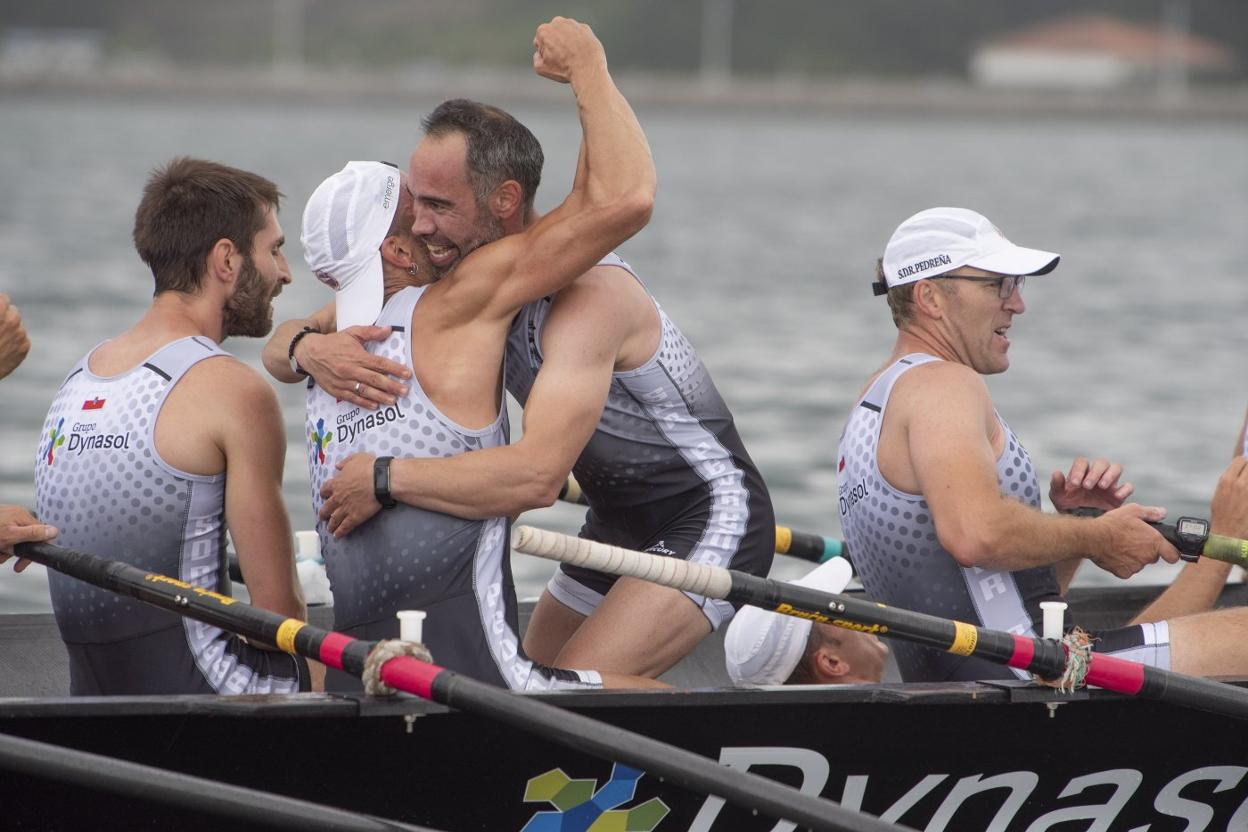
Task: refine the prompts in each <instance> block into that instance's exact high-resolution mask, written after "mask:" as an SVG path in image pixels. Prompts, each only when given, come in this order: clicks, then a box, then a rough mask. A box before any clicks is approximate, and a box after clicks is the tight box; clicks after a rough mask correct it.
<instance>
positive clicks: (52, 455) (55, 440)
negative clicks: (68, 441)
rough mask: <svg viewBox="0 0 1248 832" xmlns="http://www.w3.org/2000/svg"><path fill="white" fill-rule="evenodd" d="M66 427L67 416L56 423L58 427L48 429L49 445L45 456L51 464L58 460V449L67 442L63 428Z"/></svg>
mask: <svg viewBox="0 0 1248 832" xmlns="http://www.w3.org/2000/svg"><path fill="white" fill-rule="evenodd" d="M64 427H65V418H64V417H61V420H60V421H59V422H57V423H56V427H54V428H52V430H50V431H48V447H47V450H45V451H44V452H43V456H44V457H45V458H46V459H47V462H48V464H49V465H51V464H52V463H53V462H54V461H55V460H56V449H57V448H59V447H61V446H62V445H64V444H65V434H64V433H63V432H62V429H63V428H64Z"/></svg>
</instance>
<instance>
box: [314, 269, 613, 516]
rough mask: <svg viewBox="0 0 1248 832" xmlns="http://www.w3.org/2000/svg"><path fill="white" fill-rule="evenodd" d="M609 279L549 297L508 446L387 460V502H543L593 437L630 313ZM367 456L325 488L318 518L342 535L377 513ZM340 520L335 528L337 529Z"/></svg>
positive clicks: (466, 508)
mask: <svg viewBox="0 0 1248 832" xmlns="http://www.w3.org/2000/svg"><path fill="white" fill-rule="evenodd" d="M616 289H618V284H617V285H616V286H614V287H613V286H612V285H610V281H606V282H600V281H593V280H586V281H578V282H577V283H576V284H573V286H572V287H570V288H568V289H566V290H564V291H563V292H561V293H560V294H559V297H558V298H557V299H556V301H555V304H554V306H553V308H552V311H551V314H550V317H549V318H548V319H547V321H546V325H545V326H544V328H543V330H542V332H543V337H542V348H543V351H544V362H543V364H542V369H541V372H539V373H538V374H537V379H536V381H535V383H534V385H533V389H532V391H531V392H530V394H529V400H528V402H527V404H526V405H525V410H524V436H522V437H521V439H520V441H518V442H517V443H516V444H514V445H508V446H505V447H501V448H487V449H485V450H480V451H471V452H469V453H465V454H460V455H458V456H454V457H451V458H449V459H396V460H394V462H392V463H391V494H392V495H393V496H394V498H395V499H396V500H399V501H400V502H404V503H408V504H409V505H414V506H418V507H420V508H425V509H430V510H432V511H441V512H445V513H447V514H453V515H455V516H457V517H465V518H469V519H484V518H488V517H499V516H504V515H506V516H512V515H516V514H519V513H520V512H522V511H525V510H527V509H531V508H538V507H541V506H548V505H550V504H551V503H553V502H554V501H555V498H556V497H557V495H558V493H559V488H560V486H561V485H562V484H563V482H564V481H565V479H566V477H567V475H568V471H570V470H571V469H572V465H573V463H575V462H576V459H577V457H578V456H580V453H581V451H582V450H583V449H584V447H585V443H586V442H587V441H588V440H589V437H590V435H592V434H593V432H594V428H595V427H597V425H598V420H599V419H601V418H602V407H603V403H604V402H605V401H606V397H607V391H608V389H609V388H610V386H611V374H612V372H613V370H614V369H615V360H616V355H617V354H618V352H619V349H620V344H621V343H622V342H623V340H624V338H625V336H626V334H627V333H628V331H629V329H630V328H631V327H632V326H633V320H632V316H630V315H628V314H621V310H620V306H621V305H620V304H618V303H614V302H612V298H613V296H614V291H615V290H616ZM371 472H372V457H371V456H367V455H363V454H361V455H357V456H355V457H352V458H351V459H350V460H348V461H347V463H346V464H345V465H344V467H343V470H342V473H340V474H339V476H337V477H335V478H334V479H333V480H331V481H330V482H329V483H328V484H327V485H326V489H327V490H326V491H325V492H323V493H324V494H325V496H326V503H325V508H324V509H323V510H322V515H321V516H322V517H323V518H324V519H326V520H328V521H329V524H330V528H331V531H334V533H335V534H338V535H340V536H341V535H344V534H348V533H350V531H351V530H352V529H353V528H355V527H356V526H358V525H359V523H361V522H363V521H364V520H367V519H368V518H369V517H371V516H372V515H373V514H374V513H375V512H376V511H377V510H378V509H379V506H378V504H377V502H376V500H374V499H373V497H372V480H371ZM340 524H341V526H342V527H341V529H339V525H340Z"/></svg>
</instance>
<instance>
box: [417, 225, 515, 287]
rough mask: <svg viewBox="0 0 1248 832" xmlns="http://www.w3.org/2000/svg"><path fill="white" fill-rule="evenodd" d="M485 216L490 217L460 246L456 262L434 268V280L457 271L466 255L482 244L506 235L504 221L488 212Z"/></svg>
mask: <svg viewBox="0 0 1248 832" xmlns="http://www.w3.org/2000/svg"><path fill="white" fill-rule="evenodd" d="M485 216H486V217H488V219H487V220H486V221H485V222H484V223H482V224H481V225H479V226H477V227H476V229H475V231H476V236H475V237H474V238H473V239H471V240H469V241H468V242H466V243H464V244H463V245H462V246H459V257H457V258H455V262H453V263H451V264H450V265H449V266H443V267H442V268H440V269H434V270H433V279H434V280H441V279H442V278H444V277H446V276H447V275H448V274H450V273H451V272H453V271H455V269H456V268H458V267H459V264H460V263H462V262H464V258H465V257H467V256H468V255H469V254H472V253H473V252H474V251H476V250H477V249H479V248H481V246H484V245H488V244H490V243H492V242H494V241H495V240H501V239H502V238H503V237H504V236H505V232H504V231H503V221H502V220H500V219H499V218H498V217H495V216H493V215H492V214H490V213H488V212H485Z"/></svg>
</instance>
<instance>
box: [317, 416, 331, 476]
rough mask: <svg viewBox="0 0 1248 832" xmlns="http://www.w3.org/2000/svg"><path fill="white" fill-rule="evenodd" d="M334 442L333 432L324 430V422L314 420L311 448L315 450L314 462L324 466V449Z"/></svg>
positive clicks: (322, 420)
mask: <svg viewBox="0 0 1248 832" xmlns="http://www.w3.org/2000/svg"><path fill="white" fill-rule="evenodd" d="M333 441H334V432H333V431H331V430H327V429H326V428H325V420H324V419H317V420H316V430H314V431H312V446H313V448H315V449H316V462H317V464H318V465H324V464H325V448H326V447H327V446H328V445H329V443H330V442H333Z"/></svg>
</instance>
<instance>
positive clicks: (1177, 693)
mask: <svg viewBox="0 0 1248 832" xmlns="http://www.w3.org/2000/svg"><path fill="white" fill-rule="evenodd" d="M512 548H513V549H515V550H516V551H519V552H524V553H526V554H530V555H536V556H538V557H543V558H548V559H550V560H558V561H561V562H563V563H569V564H573V565H576V566H582V567H585V568H587V569H594V570H597V571H599V572H609V573H611V574H613V575H626V576H629V577H634V578H641V579H643V580H647V581H653V582H654V583H658V584H662V585H664V586H669V587H673V588H675V589H680V590H683V591H685V592H692V593H694V594H695V595H705V596H707V597H709V598H719V599H722V600H725V601H731V602H733V603H742V604H752V605H753V606H756V607H761V608H763V609H766V610H771V611H773V612H779V613H784V614H786V615H793V616H797V617H799V618H806V619H810V620H813V621H819V622H822V623H825V624H832V625H835V626H838V627H843V628H845V629H849V630H857V631H859V632H868V633H877V634H879V635H882V636H890V637H892V638H898V639H902V640H904V641H910V642H914V643H916V644H921V645H924V646H925V647H930V648H932V649H935V650H943V651H945V652H948V653H953V654H955V655H959V656H975V657H977V658H982V659H987V660H988V661H992V662H996V663H998V664H1004V665H1008V666H1010V667H1017V668H1020V669H1022V670H1026V671H1029V672H1031V673H1034V674H1036V675H1037V676H1039V677H1041V678H1043V679H1059V678H1061V677H1062V676H1063V675H1064V674H1065V673H1066V671H1067V664H1068V653H1067V648H1066V647H1065V646H1064V645H1063V644H1062V643H1061V642H1059V641H1056V640H1052V639H1041V638H1031V637H1028V636H1019V635H1014V634H1013V633H1006V632H1001V631H1000V630H989V629H987V628H984V627H977V626H975V625H973V624H967V623H965V622H962V621H953V620H950V619H947V618H938V617H936V616H933V615H926V614H923V613H917V612H911V611H909V610H904V609H898V608H896V607H886V606H884V605H883V604H877V603H874V602H872V601H864V600H862V599H859V598H854V597H851V596H848V595H836V594H833V593H830V592H820V591H819V590H816V589H811V588H809V587H803V586H798V585H796V584H790V583H784V582H782V581H776V580H771V579H769V578H759V577H757V576H755V575H748V574H746V573H744V572H738V571H736V570H731V569H724V568H723V567H719V566H710V565H708V564H701V563H690V562H689V561H684V560H677V559H676V558H667V557H660V556H658V555H652V554H649V553H647V552H635V551H632V550H630V549H622V548H620V547H618V546H608V545H606V544H603V543H597V542H594V541H591V540H585V539H583V538H579V537H571V536H569V535H566V534H559V533H558V532H552V531H546V530H544V529H535V528H533V527H532V526H517V527H516V528H515V530H514V534H513V542H512ZM1081 681H1083V682H1084V683H1086V684H1089V685H1096V686H1097V687H1102V688H1105V689H1107V690H1112V691H1117V692H1119V693H1126V694H1130V695H1132V696H1141V697H1144V698H1148V699H1158V700H1161V701H1165V702H1170V703H1173V704H1176V705H1183V706H1186V707H1192V708H1198V709H1200V710H1204V711H1210V712H1212V713H1217V714H1224V715H1227V716H1234V717H1239V718H1241V719H1248V690H1244V689H1242V688H1238V687H1235V686H1234V685H1228V684H1224V683H1222V682H1214V681H1212V680H1210V679H1203V678H1198V677H1195V676H1187V675H1184V674H1181V673H1174V672H1172V671H1167V670H1161V669H1160V668H1156V667H1150V666H1148V665H1142V664H1139V663H1137V662H1132V661H1127V660H1125V659H1119V658H1115V657H1113V656H1107V655H1104V654H1098V653H1095V652H1093V653H1090V654H1089V655H1088V666H1087V675H1086V677H1085V678H1084V679H1083V680H1081Z"/></svg>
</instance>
